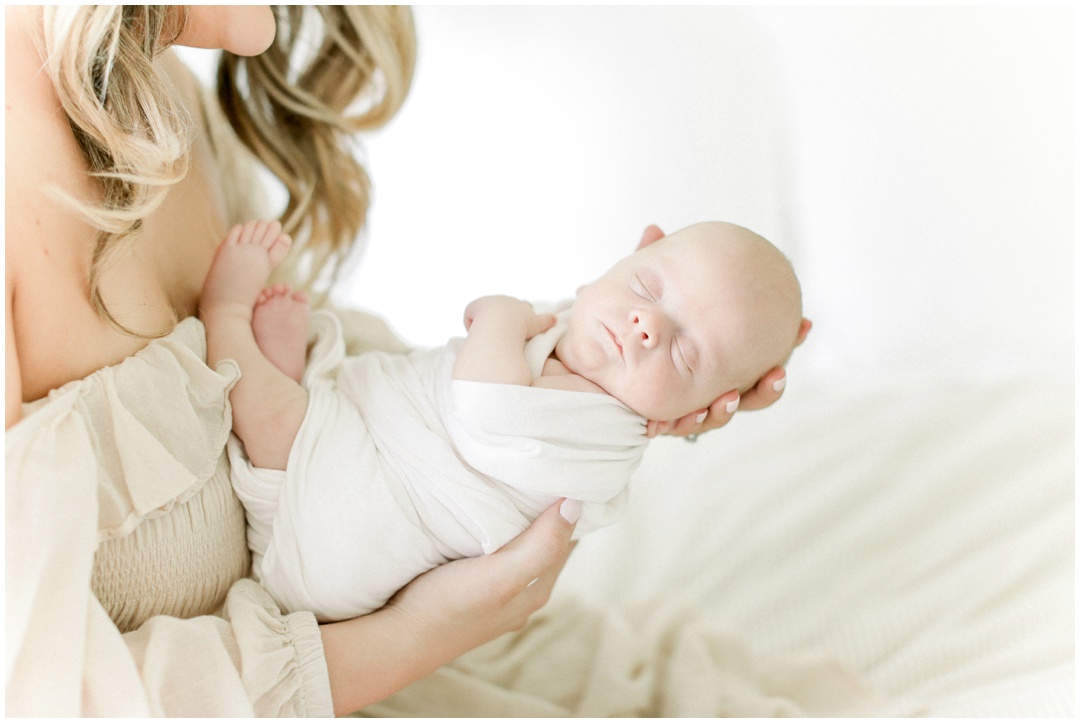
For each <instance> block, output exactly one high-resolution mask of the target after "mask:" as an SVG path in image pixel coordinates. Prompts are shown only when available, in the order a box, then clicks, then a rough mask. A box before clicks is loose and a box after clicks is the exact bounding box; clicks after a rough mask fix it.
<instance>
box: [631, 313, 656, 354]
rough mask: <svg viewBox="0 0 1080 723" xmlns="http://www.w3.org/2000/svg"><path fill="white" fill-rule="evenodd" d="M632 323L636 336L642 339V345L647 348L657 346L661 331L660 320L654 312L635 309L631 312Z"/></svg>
mask: <svg viewBox="0 0 1080 723" xmlns="http://www.w3.org/2000/svg"><path fill="white" fill-rule="evenodd" d="M630 324H631V328H632V329H633V333H634V338H635V339H640V340H641V345H642V346H643V347H645V348H646V349H652V348H653V347H654V346H656V342H657V335H658V334H659V332H660V329H659V322H658V320H657V319H656V317H655V316H654V315H653V314H649V313H646V312H644V311H638V310H636V309H635V310H634V311H631V312H630Z"/></svg>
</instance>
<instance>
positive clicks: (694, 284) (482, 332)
mask: <svg viewBox="0 0 1080 723" xmlns="http://www.w3.org/2000/svg"><path fill="white" fill-rule="evenodd" d="M288 246H289V239H288V237H287V236H284V235H282V234H281V232H280V226H279V225H278V224H276V223H267V222H249V223H248V224H244V225H241V226H238V227H236V228H234V229H233V230H232V231H231V232H230V234H229V236H228V237H227V238H226V239H225V241H223V243H222V245H221V247H220V249H219V251H218V254H217V257H216V258H215V261H214V264H213V266H212V268H211V271H210V274H209V276H208V278H207V282H206V285H205V288H204V296H203V299H202V303H201V305H200V312H201V315H202V318H203V320H204V323H205V324H206V329H207V350H208V352H207V356H208V361H209V362H210V363H211V364H215V363H217V362H218V361H220V360H222V359H225V358H231V359H234V360H235V361H236V362H237V364H238V365H239V367H240V369H241V373H242V377H241V379H240V381H239V382H238V383H237V384H236V386H235V387H234V388H233V390H232V392H231V395H230V399H231V401H232V405H233V415H234V431H235V432H236V438H235V439H233V440H232V441H231V442H230V446H229V454H230V459H231V461H232V465H233V481H234V485H235V487H236V490H237V494H238V496H239V497H240V499H241V500H242V501H243V503H244V506H245V509H246V512H247V516H248V524H249V545H250V546H251V548H252V551H253V553H254V573H255V575H256V577H257V579H259V581H260V582H261V583H262V584H263V585H264V586H265V587H266V589H267V590H268V591H269V592H270V593H271V594H272V595H273V596H274V597H275V598H276V599H277V600H278V601H279V602H280V603H281V604H282V606H283V607H284V608H286V609H289V610H310V611H312V612H314V613H315V614H316V616H317V617H318V618H319V619H320V620H323V621H329V620H339V619H346V618H351V617H355V616H357V615H361V614H364V613H367V612H370V611H372V610H375V609H377V608H379V607H381V606H382V605H383V604H384V603H385V602H386V600H387V599H388V598H389V597H390V596H391V595H392V594H393V593H394V592H396V591H397V590H398V589H400V588H401V587H402V586H404V585H405V584H406V583H408V582H409V581H410V580H411V579H413V578H414V577H416V576H417V575H419V574H420V573H422V572H424V571H426V570H428V569H430V568H432V567H435V566H437V565H439V564H441V563H443V562H446V561H449V560H452V559H456V558H459V557H466V556H474V555H481V554H485V553H488V552H492V551H494V550H496V549H498V548H499V547H501V546H502V545H503V544H505V543H506V542H509V541H510V540H511V539H513V538H514V537H515V536H516V535H517V534H519V533H520V532H521V531H522V530H524V529H525V527H527V526H528V525H529V523H530V522H531V521H532V520H533V519H534V518H535V517H536V516H538V515H539V514H540V513H541V512H542V511H543V510H544V509H546V508H547V507H549V506H550V505H551V504H552V503H554V502H555V501H556V500H558V499H559V498H562V497H566V498H571V499H575V500H580V501H582V502H583V503H584V504H583V512H582V516H581V519H580V521H579V522H578V527H577V533H576V534H579V535H580V534H583V533H585V532H588V531H590V530H592V529H596V528H597V527H600V526H603V525H605V524H609V523H610V522H612V521H613V520H614V519H616V518H617V516H618V513H619V510H620V508H621V505H622V503H623V501H624V500H625V495H626V488H627V484H628V482H629V478H630V475H631V474H632V472H633V471H634V469H635V468H636V467H637V465H638V464H639V462H640V460H641V455H642V453H643V451H644V448H645V446H646V444H647V441H648V438H649V436H651V435H652V434H654V433H656V432H662V431H665V430H666V429H668V428H670V427H671V426H673V425H674V424H675V423H676V422H678V421H679V420H680V419H684V418H687V417H688V416H696V415H701V414H702V413H704V412H705V411H706V410H707V409H708V408H709V406H710V405H711V404H712V403H713V402H714V401H715V400H717V399H718V398H720V397H721V396H722V395H724V394H725V393H728V392H729V391H731V390H745V389H747V388H749V387H750V386H752V384H753V383H754V382H755V381H756V380H757V379H758V378H760V377H761V376H762V375H763V374H764V373H765V372H766V371H768V370H769V369H771V368H772V367H773V366H776V365H777V364H779V363H781V362H782V361H784V360H785V359H786V357H787V356H788V355H789V354H790V352H791V350H792V349H793V348H794V346H796V345H797V344H798V343H799V342H800V341H801V340H802V338H803V337H804V336H805V334H806V331H807V330H808V324H806V323H805V322H802V318H801V299H800V292H799V288H798V282H797V281H796V279H795V276H794V273H793V272H792V270H791V267H790V264H789V263H788V262H787V260H786V259H785V258H784V257H783V255H782V254H780V252H779V251H777V250H776V249H775V247H773V246H772V245H771V244H769V243H768V242H767V241H765V240H764V239H762V238H760V237H759V236H756V235H755V234H752V233H751V232H749V231H747V230H746V229H742V228H740V227H738V226H732V225H730V224H720V223H706V224H698V225H696V226H691V227H689V228H687V229H683V230H682V231H680V232H677V233H675V234H672V235H670V236H668V237H665V238H663V239H661V240H659V241H657V242H654V243H648V244H643V245H642V247H640V248H639V249H638V250H637V251H636V252H635V253H633V254H631V255H630V256H628V257H626V258H625V259H623V260H622V261H620V262H619V263H618V264H616V265H615V266H614V267H613V268H612V269H611V270H610V271H608V272H607V273H606V274H605V275H604V276H602V277H601V278H600V279H598V280H597V281H595V282H593V283H592V284H589V285H586V286H585V287H582V289H581V290H579V292H578V296H577V297H576V299H575V300H574V301H573V302H572V303H567V304H564V305H563V306H561V307H559V308H557V309H553V311H555V312H556V313H554V314H552V313H537V311H536V309H534V307H533V306H532V305H530V304H528V303H526V302H523V301H520V300H518V299H513V298H510V297H505V296H494V297H483V298H481V299H477V300H476V301H474V302H473V303H472V304H470V305H469V307H468V308H467V309H466V314H465V316H466V318H465V323H466V328H467V330H468V335H467V336H466V337H465V338H464V339H460V338H459V339H453V340H451V341H450V342H449V343H448V344H447V345H445V346H443V347H440V348H437V349H431V350H418V351H415V352H412V353H410V354H404V355H395V354H386V353H379V352H373V353H367V354H363V355H359V356H354V357H349V356H347V355H346V354H345V345H344V340H343V338H342V333H341V328H340V324H339V323H338V321H337V319H336V317H334V316H333V315H332V314H330V313H329V312H325V311H319V312H315V313H314V314H312V315H311V316H310V324H309V323H308V320H309V319H308V310H307V302H306V298H305V297H304V296H303V295H302V294H301V293H298V292H292V291H290V290H288V289H287V288H285V287H283V286H281V285H278V286H276V287H273V288H271V289H268V290H262V286H263V284H264V283H265V282H266V279H267V278H268V276H269V273H270V271H271V270H272V268H273V266H274V265H275V264H276V263H277V262H279V261H280V259H281V258H282V257H283V256H284V254H285V252H286V251H287V249H288ZM309 327H310V340H311V341H312V346H311V350H310V353H307V354H305V352H306V350H307V347H308V342H309Z"/></svg>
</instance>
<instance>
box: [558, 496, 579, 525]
mask: <svg viewBox="0 0 1080 723" xmlns="http://www.w3.org/2000/svg"><path fill="white" fill-rule="evenodd" d="M559 514H560V515H562V516H563V519H564V520H566V521H567V522H569V523H570V524H571V525H572V524H574V523H575V522H577V521H578V518H579V517H581V500H572V499H569V498H567V499H565V500H563V503H562V504H561V505H559Z"/></svg>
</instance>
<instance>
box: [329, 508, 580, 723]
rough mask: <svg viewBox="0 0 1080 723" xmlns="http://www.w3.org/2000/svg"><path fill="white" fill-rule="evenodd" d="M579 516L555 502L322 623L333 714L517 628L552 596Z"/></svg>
mask: <svg viewBox="0 0 1080 723" xmlns="http://www.w3.org/2000/svg"><path fill="white" fill-rule="evenodd" d="M580 513H581V503H580V502H576V501H574V500H566V501H560V503H556V504H555V505H553V506H552V507H551V508H549V509H548V510H547V511H546V512H544V514H542V515H541V516H540V517H538V518H537V519H536V520H535V521H534V522H533V523H532V525H531V526H530V527H529V528H528V529H527V530H525V532H523V533H521V534H520V535H519V536H518V537H516V538H515V539H514V540H512V541H511V542H509V543H508V544H507V545H505V546H504V547H502V548H501V549H499V550H498V551H496V552H494V553H492V554H490V555H485V556H483V557H474V558H467V559H464V560H457V561H454V562H451V563H447V564H446V565H442V566H441V567H437V568H435V569H434V570H431V571H429V572H426V573H424V574H423V575H421V576H420V577H418V578H416V579H415V580H413V581H412V582H411V583H409V584H408V585H406V586H405V587H404V588H403V589H402V590H401V591H400V592H398V593H397V595H395V596H394V597H393V598H392V599H391V600H390V602H389V603H388V604H387V605H386V607H384V608H382V609H381V610H378V611H376V612H374V613H372V614H370V615H366V616H364V617H360V618H356V619H354V620H347V621H344V622H340V623H330V624H327V625H323V626H322V628H321V629H322V637H323V649H324V651H325V653H326V664H327V667H328V668H329V672H330V691H331V694H332V696H333V699H334V713H335V715H343V714H345V713H351V712H353V711H356V710H359V709H360V708H363V707H364V706H367V705H370V704H372V703H375V702H377V701H380V700H382V699H383V698H386V697H388V696H390V695H391V694H393V693H395V692H397V691H398V690H401V689H402V688H404V687H405V686H407V685H408V684H410V683H412V682H414V681H416V680H419V679H420V678H423V677H424V676H426V675H428V674H430V673H432V672H434V671H435V670H436V669H438V668H439V667H440V666H442V665H444V664H446V663H448V662H450V661H451V660H453V659H454V658H456V657H458V656H459V655H462V654H463V653H466V652H468V651H469V650H472V649H473V648H475V647H477V646H479V645H481V644H483V643H486V642H488V641H490V640H494V639H495V638H496V637H498V636H499V635H502V634H503V633H507V632H510V631H512V630H519V629H521V628H522V627H523V626H524V625H525V623H526V621H527V620H528V618H529V615H531V614H532V613H533V612H535V611H536V610H538V609H539V608H540V607H542V606H543V605H544V603H546V602H547V600H548V597H549V596H550V595H551V589H552V587H553V586H554V584H555V579H556V578H557V577H558V575H559V572H560V571H561V570H562V568H563V565H565V564H566V560H567V557H568V556H569V554H570V549H571V542H570V537H571V535H572V534H573V532H574V523H575V522H577V518H578V515H580Z"/></svg>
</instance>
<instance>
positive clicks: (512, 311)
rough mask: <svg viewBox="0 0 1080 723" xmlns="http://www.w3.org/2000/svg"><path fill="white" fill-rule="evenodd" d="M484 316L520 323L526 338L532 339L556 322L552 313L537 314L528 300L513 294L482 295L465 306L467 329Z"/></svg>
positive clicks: (504, 322)
mask: <svg viewBox="0 0 1080 723" xmlns="http://www.w3.org/2000/svg"><path fill="white" fill-rule="evenodd" d="M481 317H483V318H484V319H490V320H491V321H493V322H495V323H500V324H507V325H509V324H515V323H520V324H522V325H523V326H524V330H525V338H526V339H531V338H533V337H534V336H536V335H537V334H540V333H543V332H545V331H547V330H548V329H550V328H551V327H552V326H554V324H555V317H554V315H552V314H537V313H536V312H535V311H534V310H533V307H532V304H530V303H529V302H527V301H522V300H521V299H515V298H514V297H512V296H481V297H480V298H479V299H476V300H475V301H473V302H472V303H470V304H469V305H468V306H466V307H465V330H466V331H468V330H469V329H471V328H472V325H473V323H474V322H475V321H476V320H477V319H480V318H481Z"/></svg>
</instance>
